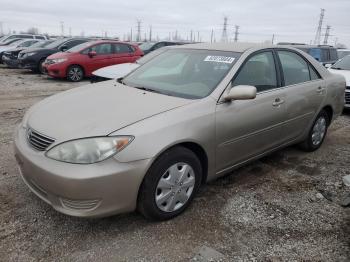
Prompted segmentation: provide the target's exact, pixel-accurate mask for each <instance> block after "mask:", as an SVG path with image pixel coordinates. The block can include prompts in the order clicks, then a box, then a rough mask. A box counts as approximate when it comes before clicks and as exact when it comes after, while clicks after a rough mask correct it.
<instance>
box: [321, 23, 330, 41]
mask: <svg viewBox="0 0 350 262" xmlns="http://www.w3.org/2000/svg"><path fill="white" fill-rule="evenodd" d="M330 31H331V26H330V25H327V28H326V34H325V35H324V40H323V44H324V45H326V44H327V43H328V37H329V33H330Z"/></svg>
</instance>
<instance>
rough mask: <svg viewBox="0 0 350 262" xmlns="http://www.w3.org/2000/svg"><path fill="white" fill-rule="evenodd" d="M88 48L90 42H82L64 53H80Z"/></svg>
mask: <svg viewBox="0 0 350 262" xmlns="http://www.w3.org/2000/svg"><path fill="white" fill-rule="evenodd" d="M89 46H91V42H84V43H82V44H80V45H76V46H74V47H72V48H71V49H68V50H67V51H66V52H68V53H74V52H79V51H81V50H83V49H85V48H87V47H89Z"/></svg>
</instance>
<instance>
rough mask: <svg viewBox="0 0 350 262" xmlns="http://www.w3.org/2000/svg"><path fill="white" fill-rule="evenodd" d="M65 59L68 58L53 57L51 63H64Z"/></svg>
mask: <svg viewBox="0 0 350 262" xmlns="http://www.w3.org/2000/svg"><path fill="white" fill-rule="evenodd" d="M64 61H67V58H57V59H51V61H50V62H51V63H52V64H58V63H62V62H64Z"/></svg>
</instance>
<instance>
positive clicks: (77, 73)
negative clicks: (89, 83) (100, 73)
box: [67, 65, 84, 82]
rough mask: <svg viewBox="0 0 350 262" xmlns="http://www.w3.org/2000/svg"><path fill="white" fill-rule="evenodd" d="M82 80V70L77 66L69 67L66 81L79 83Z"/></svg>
mask: <svg viewBox="0 0 350 262" xmlns="http://www.w3.org/2000/svg"><path fill="white" fill-rule="evenodd" d="M83 78H84V70H83V69H82V68H81V67H80V66H78V65H73V66H70V67H69V68H68V70H67V79H68V80H69V81H72V82H79V81H81V80H83Z"/></svg>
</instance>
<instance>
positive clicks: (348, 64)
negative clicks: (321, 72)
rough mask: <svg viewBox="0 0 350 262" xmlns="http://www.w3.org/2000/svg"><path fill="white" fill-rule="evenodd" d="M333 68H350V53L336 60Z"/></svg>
mask: <svg viewBox="0 0 350 262" xmlns="http://www.w3.org/2000/svg"><path fill="white" fill-rule="evenodd" d="M331 68H334V69H340V70H350V55H347V56H344V57H343V58H342V59H340V60H339V61H338V62H336V63H335V64H334V65H333V66H332V67H331Z"/></svg>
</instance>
